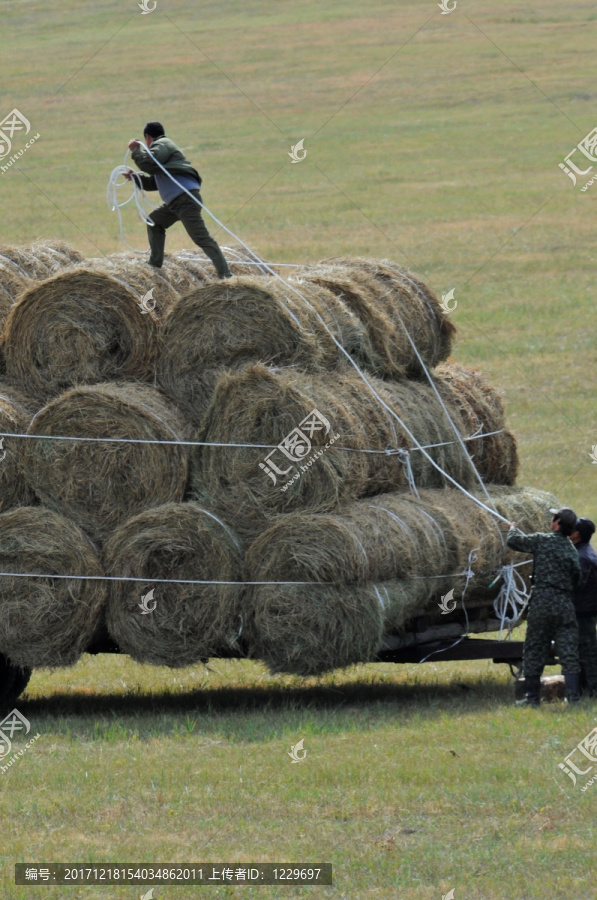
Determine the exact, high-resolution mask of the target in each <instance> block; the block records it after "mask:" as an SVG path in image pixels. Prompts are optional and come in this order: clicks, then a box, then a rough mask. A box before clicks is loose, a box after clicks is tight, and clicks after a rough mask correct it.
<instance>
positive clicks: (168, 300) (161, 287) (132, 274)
mask: <svg viewBox="0 0 597 900" xmlns="http://www.w3.org/2000/svg"><path fill="white" fill-rule="evenodd" d="M87 268H88V269H89V270H91V271H94V272H101V273H102V274H104V275H108V276H110V277H111V278H114V279H116V280H118V281H119V282H120V283H121V284H123V285H124V286H125V287H126V288H128V289H129V290H130V291H132V292H133V293H134V294H135V297H136V299H137V304H138V307H139V310H140V311H141V310H142V309H146V310H147V309H148V310H149V311H150V312H151V315H152V318H155V319H158V320H162V319H163V318H164V317H165V316H166V313H167V312H168V310H169V309H171V308H172V307H173V306H174V304H175V303H176V302H177V301H178V298H179V295H180V293H186V292H187V291H190V290H191V289H192V288H193V287H194V286H195V282H194V280H193V279H192V278H190V276H188V275H187V273H186V272H185V271H184V269H181V267H180V266H178V265H177V264H176V263H175V262H172V260H170V259H165V260H164V265H163V266H162V268H161V269H157V268H156V267H155V266H150V265H149V263H147V262H146V261H145V260H143V259H140V258H139V257H138V256H136V255H135V254H133V253H131V254H125V253H120V254H115V255H114V256H106V257H103V258H99V259H93V260H89V261H88V262H87ZM149 292H151V294H150V296H147V295H148V294H149ZM144 297H147V299H146V300H145V305H144V306H143V305H142V301H143V298H144Z"/></svg>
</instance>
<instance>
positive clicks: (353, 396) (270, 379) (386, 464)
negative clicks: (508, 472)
mask: <svg viewBox="0 0 597 900" xmlns="http://www.w3.org/2000/svg"><path fill="white" fill-rule="evenodd" d="M369 381H370V383H371V384H372V386H374V388H375V390H376V391H377V392H378V393H379V395H380V397H381V398H382V399H383V400H384V402H385V403H386V404H387V405H388V406H389V407H390V408H391V409H393V410H394V411H395V412H396V413H397V414H398V415H399V416H400V418H401V419H402V420H403V421H404V422H405V425H406V426H407V427H408V429H409V430H410V431H411V432H412V433H413V435H414V437H415V438H416V439H417V441H418V442H419V443H420V444H422V445H423V446H425V445H430V444H439V445H440V446H435V447H432V448H430V449H429V450H428V451H427V453H428V454H429V456H430V457H431V459H432V460H434V462H435V464H436V465H433V463H432V462H430V461H429V459H428V457H427V456H426V455H425V453H423V452H421V451H420V450H416V449H415V450H412V452H411V453H410V465H411V469H412V473H413V476H414V480H415V483H416V485H417V486H418V487H426V488H430V487H443V486H445V485H446V484H448V483H450V482H449V481H448V479H447V478H446V477H445V476H444V475H443V473H442V471H440V469H442V470H445V471H446V472H447V473H448V474H449V475H450V476H451V477H452V478H454V479H455V480H456V481H457V482H458V483H459V484H462V485H463V486H466V487H473V486H475V485H476V484H477V482H476V480H475V479H474V473H473V470H472V467H471V466H470V463H469V461H468V460H467V458H466V456H465V454H464V453H463V451H462V449H461V447H460V446H459V444H457V443H456V441H455V438H454V433H453V431H452V429H451V427H450V425H449V424H448V422H447V419H446V418H445V415H444V413H443V411H442V408H441V405H440V404H439V402H438V401H437V398H436V397H435V395H434V393H433V391H432V389H431V387H430V386H429V385H427V384H422V383H420V382H405V383H403V384H394V385H389V384H388V383H387V382H382V381H380V380H378V379H375V378H374V377H373V376H369ZM314 409H316V410H318V411H319V413H321V415H322V416H323V417H324V418H325V419H326V420H327V422H328V423H329V425H330V431H329V434H328V433H326V429H324V428H322V429H321V430H320V431H318V432H316V433H315V434H314V435H312V443H313V445H314V447H315V448H316V449H315V451H314V453H312V454H309V453H307V454H305V456H304V459H297V460H295V464H293V461H292V460H289V459H288V457H287V455H285V454H284V453H283V452H282V451H281V450H276V451H275V452H274V453H273V455H272V458H271V462H273V463H274V464H275V465H276V467H277V469H278V470H279V472H282V473H284V472H285V471H286V470H288V471H287V472H286V474H282V475H279V474H277V473H276V472H275V470H274V475H276V481H275V482H274V479H273V477H272V476H270V475H268V473H267V472H266V471H265V469H264V468H263V467H262V466H261V465H260V464H262V463H263V464H264V465H265V464H266V457H268V456H269V454H270V450H269V449H268V448H275V447H276V446H277V445H278V444H280V443H281V442H282V441H283V440H284V438H286V437H287V435H289V434H290V433H292V432H294V433H296V429H297V427H298V426H300V424H301V422H303V421H304V420H305V419H306V418H307V417H308V416H309V414H310V413H311V412H312V411H313V410H314ZM451 412H452V415H453V418H454V420H455V424H456V426H457V427H460V428H461V430H464V429H463V425H462V421H461V419H460V417H459V413H458V410H452V411H451ZM335 435H338V437H337V438H334V441H333V446H330V447H328V449H327V450H325V452H323V453H322V454H320V451H321V450H322V448H323V447H324V446H325V444H326V443H328V442H329V441H330V439H331V438H332V437H333V436H335ZM197 439H198V440H199V441H203V442H206V443H209V444H214V445H219V444H249V445H259V446H255V447H254V446H247V447H234V446H232V447H226V446H224V447H222V446H204V447H200V448H198V449H197V450H195V451H193V461H192V474H191V487H192V490H193V491H194V493H195V496H196V498H197V499H201V500H203V501H204V502H207V503H209V504H210V505H212V506H213V507H214V508H215V509H217V510H218V512H219V513H220V515H222V517H223V518H224V519H225V520H226V521H231V522H232V521H234V522H237V521H238V522H239V524H238V525H237V526H235V527H238V529H239V530H240V532H241V533H242V534H243V535H244V536H248V537H250V536H255V534H257V533H258V532H259V531H261V530H263V529H264V528H266V527H268V524H269V522H270V519H271V516H272V515H274V514H278V513H283V512H289V511H292V510H297V509H303V508H305V509H309V510H310V511H318V512H323V511H326V510H331V509H333V508H334V507H335V506H336V505H337V504H338V503H339V502H341V501H347V500H350V499H354V498H357V497H362V496H366V495H375V494H379V493H381V492H384V491H391V490H396V489H398V488H400V487H406V486H407V484H408V482H407V478H406V469H405V463H404V462H403V457H401V456H400V455H399V454H398V453H395V452H394V453H391V452H388V451H392V450H394V451H395V450H408V449H409V448H411V447H412V446H413V443H414V442H413V440H411V438H410V436H409V434H408V433H407V431H406V430H405V428H403V427H402V426H401V425H400V424H399V423H398V422H397V421H396V420H395V419H394V417H393V416H392V415H391V414H390V413H389V412H388V411H387V410H386V409H384V408H383V406H382V405H381V404H380V403H379V400H378V399H377V398H376V397H375V396H373V394H371V392H370V391H369V389H368V388H367V387H366V385H365V384H363V382H362V380H361V379H360V378H359V376H358V375H352V374H350V373H348V372H338V373H336V374H331V373H326V374H325V375H315V374H313V375H310V374H307V373H304V372H300V371H297V370H291V369H290V370H280V371H274V370H271V369H268V368H266V367H264V366H247V367H246V368H244V369H241V370H239V371H238V372H235V373H228V374H225V375H223V376H221V378H220V380H219V381H218V384H217V387H216V390H215V393H214V396H213V399H212V403H211V405H210V407H209V409H208V411H207V413H206V415H205V418H204V421H203V425H202V427H201V428H200V429H199V431H198V433H197ZM365 451H373V452H365ZM437 467H439V468H437Z"/></svg>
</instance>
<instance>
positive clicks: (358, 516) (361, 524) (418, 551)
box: [245, 488, 556, 675]
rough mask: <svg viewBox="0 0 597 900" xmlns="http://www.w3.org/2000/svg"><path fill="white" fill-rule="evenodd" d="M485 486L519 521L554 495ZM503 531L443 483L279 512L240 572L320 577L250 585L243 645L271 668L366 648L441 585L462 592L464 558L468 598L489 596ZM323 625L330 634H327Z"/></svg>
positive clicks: (319, 668)
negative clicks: (327, 509) (412, 492)
mask: <svg viewBox="0 0 597 900" xmlns="http://www.w3.org/2000/svg"><path fill="white" fill-rule="evenodd" d="M491 495H492V497H494V498H495V502H496V505H497V506H498V507H499V511H500V512H501V514H502V515H505V516H506V518H510V517H511V516H513V515H518V518H519V521H521V524H522V523H524V525H525V526H526V525H527V524H528V523H531V524H532V525H534V524H535V523H537V522H542V521H545V515H546V510H547V509H549V507H550V506H552V505H553V503H554V502H556V501H555V498H553V496H552V495H550V494H547V493H545V492H542V491H537V490H533V489H525V488H510V489H506V488H496V489H494V490H492V491H491ZM477 496H479V497H481V499H483V497H484V495H482V494H479V495H477ZM504 533H505V526H504V525H503V523H498V521H497V520H496V519H495V517H494V516H492V515H491V514H490V513H489V512H486V511H485V510H483V509H482V508H481V507H479V506H478V505H477V504H475V503H474V502H473V501H472V500H470V499H468V498H467V497H465V496H464V495H463V494H462V493H461V492H460V491H457V490H450V489H446V490H436V491H422V492H421V497H420V499H416V498H414V497H412V496H408V495H405V494H403V493H402V494H385V495H382V496H380V497H376V498H371V499H368V500H360V501H357V502H355V503H351V504H348V505H346V506H344V507H343V508H342V509H341V510H338V511H337V512H336V513H334V514H326V515H311V514H308V513H304V512H300V513H294V514H291V515H288V516H285V517H283V518H281V519H280V520H279V521H278V522H277V523H276V524H274V525H273V526H272V527H271V528H269V529H268V530H266V531H264V532H263V533H262V534H261V535H260V536H259V537H258V538H257V539H256V540H255V541H254V543H253V544H252V545H251V546H250V548H249V549H248V551H247V553H246V577H247V580H248V581H279V580H284V581H307V582H317V583H318V584H316V585H285V586H279V587H273V586H268V585H261V586H254V587H252V588H251V589H250V591H249V592H248V596H247V601H246V604H245V617H246V618H245V622H246V627H245V633H246V636H247V640H248V643H249V647H250V652H251V654H252V655H253V656H256V657H258V658H260V659H263V660H264V661H265V662H266V663H267V664H268V665H269V666H270V668H271V669H272V670H273V671H276V672H296V674H301V675H307V674H309V675H316V674H321V673H323V672H325V671H330V670H332V669H334V668H338V667H340V666H345V665H348V664H349V663H350V662H357V661H367V660H368V659H371V658H372V657H373V655H374V652H370V653H369V655H365V654H364V650H363V648H364V647H366V646H369V647H370V648H371V647H374V646H379V643H378V644H377V645H376V644H375V641H376V640H377V639H378V637H379V633H380V631H383V632H391V631H403V630H404V629H405V628H407V627H408V625H409V619H414V618H415V617H416V616H418V615H420V614H422V613H424V612H426V610H427V608H428V607H429V604H432V603H434V602H437V601H438V600H439V599H440V596H441V593H442V592H445V591H446V589H447V588H448V586H450V587H454V588H455V599H457V598H458V597H459V596H460V597H461V596H462V590H463V587H464V583H465V577H464V575H463V574H462V573H464V572H465V571H466V569H467V568H468V566H469V562H472V568H473V571H474V573H475V575H474V577H473V578H472V579H471V580H470V582H469V585H468V588H467V594H466V603H467V605H471V606H474V605H475V604H476V605H480V601H481V600H483V603H484V604H485V605H486V606H487V605H488V604H489V605H491V603H492V602H493V598H494V597H495V596H496V594H497V590H498V588H494V589H493V590H490V589H489V586H488V585H489V582H490V581H491V580H492V579H493V577H494V576H495V574H496V572H497V571H498V570H499V567H500V566H501V565H502V564H504V563H505V562H509V561H511V560H512V554H511V552H510V551H508V550H507V548H505V544H504V540H503V538H504ZM471 552H474V553H475V555H476V558H475V559H474V560H473V558H472V557H471V556H470V554H471ZM517 556H518V559H517V561H519V560H520V555H517ZM523 568H524V567H523ZM438 576H441V577H438ZM447 576H450V577H447ZM324 582H329V583H328V584H325V583H324ZM419 582H420V584H419ZM434 582H436V583H435V584H434ZM376 616H377V618H376ZM323 635H325V636H326V637H328V638H329V637H330V636H332V637H331V640H330V642H329V643H328V642H327V641H324V640H322V639H321V638H322V636H323Z"/></svg>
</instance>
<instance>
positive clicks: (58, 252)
mask: <svg viewBox="0 0 597 900" xmlns="http://www.w3.org/2000/svg"><path fill="white" fill-rule="evenodd" d="M28 252H29V254H30V255H31V256H33V257H34V258H35V259H36V260H37V261H38V262H39V263H41V264H43V266H45V268H46V269H47V272H48V273H53V272H58V271H60V270H61V269H66V268H69V267H71V266H75V265H80V264H81V263H83V262H84V259H83V257H82V256H81V254H80V253H79V252H78V250H75V249H74V247H71V246H70V245H69V244H67V243H65V241H46V240H44V241H36V243H35V244H32V245H31V247H29V248H28ZM31 277H33V276H31ZM42 277H43V278H47V275H43V276H42Z"/></svg>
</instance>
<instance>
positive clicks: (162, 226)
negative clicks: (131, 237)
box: [147, 191, 231, 278]
mask: <svg viewBox="0 0 597 900" xmlns="http://www.w3.org/2000/svg"><path fill="white" fill-rule="evenodd" d="M190 193H191V194H192V195H193V197H196V198H197V200H199V203H201V194H200V193H199V191H190ZM149 218H150V219H151V221H152V222H153V223H154V224H153V225H148V226H147V236H148V238H149V247H150V249H151V254H150V256H149V262H150V264H151V265H152V266H157V268H158V269H160V268H161V267H162V265H163V262H164V246H165V243H166V229H167V228H170V226H171V225H174V223H175V222H182V224H183V225H184V227H185V228H186V230H187V234H188V235H189V237H190V238H191V240H192V241H194V242H195V243H196V244H197V246H198V247H201V249H202V250H203V252H204V253H205V255H206V256H209V258H210V259H211V261H212V263H213V264H214V266H215V269H216V272H217V273H218V275H219V277H220V278H230V277H231V272H230V269H229V268H228V263H227V262H226V260H225V259H224V254H223V253H222V251H221V250H220V247H219V245H218V244H217V243H216V241H215V240H214V239H213V238H212V236H211V235H210V233H209V231H208V230H207V228H206V225H205V222H204V221H203V216H202V215H201V207H200V206H198V205H197V203H196V202H195V200H191V198H190V197H189V195H188V194H185V193H182V194H179V195H178V197H175V198H174V200H172V201H171V202H170V203H164V204H163V206H159V207H158V208H157V209H155V210H154V211H153V212H152V213H151V215H150V217H149Z"/></svg>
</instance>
